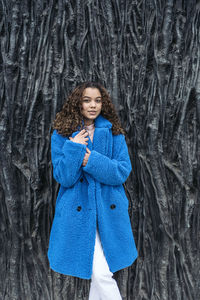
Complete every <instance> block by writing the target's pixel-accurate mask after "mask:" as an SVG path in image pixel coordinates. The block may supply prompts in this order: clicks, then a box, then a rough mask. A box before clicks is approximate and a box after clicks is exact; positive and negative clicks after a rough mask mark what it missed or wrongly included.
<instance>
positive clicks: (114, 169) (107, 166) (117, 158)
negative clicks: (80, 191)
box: [82, 134, 132, 185]
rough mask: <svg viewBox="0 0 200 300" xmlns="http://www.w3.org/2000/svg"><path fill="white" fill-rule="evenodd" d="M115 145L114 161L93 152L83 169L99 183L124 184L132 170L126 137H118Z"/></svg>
mask: <svg viewBox="0 0 200 300" xmlns="http://www.w3.org/2000/svg"><path fill="white" fill-rule="evenodd" d="M115 143H117V144H116V145H115V146H114V149H115V151H114V154H113V158H112V159H110V158H109V157H107V156H105V155H103V154H101V153H99V152H97V151H95V150H92V151H91V153H90V156H89V158H88V162H87V164H86V166H84V167H82V168H83V170H84V171H85V172H87V173H89V174H90V175H91V176H93V177H94V178H95V179H96V180H97V181H99V182H101V183H104V184H107V185H119V184H123V183H124V182H125V181H126V179H127V178H128V176H129V174H130V172H131V170H132V165H131V161H130V157H129V153H128V147H127V144H126V140H125V136H124V135H123V134H120V135H118V138H117V139H116V141H115Z"/></svg>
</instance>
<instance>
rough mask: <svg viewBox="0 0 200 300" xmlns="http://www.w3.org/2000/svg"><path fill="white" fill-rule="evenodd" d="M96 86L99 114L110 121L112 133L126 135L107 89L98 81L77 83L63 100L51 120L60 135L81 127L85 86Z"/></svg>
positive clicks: (66, 134)
mask: <svg viewBox="0 0 200 300" xmlns="http://www.w3.org/2000/svg"><path fill="white" fill-rule="evenodd" d="M88 87H90V88H97V89H98V90H99V91H100V93H101V96H102V109H101V114H102V116H103V117H105V118H106V119H107V120H108V121H110V122H111V123H112V133H113V135H118V134H120V133H122V134H124V135H126V131H125V129H124V128H123V127H122V126H121V123H120V120H119V118H118V115H117V112H116V110H115V107H114V104H113V103H112V101H111V98H110V96H109V94H108V92H107V90H106V89H105V88H104V87H103V85H102V84H100V83H98V82H92V81H86V82H83V83H81V84H79V85H78V86H77V87H76V88H75V89H74V90H73V91H72V93H71V94H70V95H69V96H68V99H67V100H66V101H65V103H64V105H63V107H62V110H61V111H60V112H58V113H57V114H56V118H55V120H54V121H53V129H56V130H57V132H58V133H59V134H61V135H62V136H69V135H71V134H72V133H73V132H74V131H77V128H78V126H80V127H79V128H80V130H82V129H83V122H82V121H83V115H82V114H81V107H82V95H83V91H84V90H85V89H86V88H88Z"/></svg>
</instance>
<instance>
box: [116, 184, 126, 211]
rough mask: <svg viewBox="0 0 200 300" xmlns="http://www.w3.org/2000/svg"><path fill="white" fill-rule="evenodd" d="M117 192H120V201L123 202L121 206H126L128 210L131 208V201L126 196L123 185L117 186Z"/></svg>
mask: <svg viewBox="0 0 200 300" xmlns="http://www.w3.org/2000/svg"><path fill="white" fill-rule="evenodd" d="M116 190H117V192H118V194H119V195H120V198H119V199H120V201H121V202H122V203H121V204H122V205H124V206H125V207H126V208H128V206H129V200H128V198H127V196H126V193H125V190H124V187H123V185H120V186H117V187H116Z"/></svg>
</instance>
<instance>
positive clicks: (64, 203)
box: [48, 82, 138, 300]
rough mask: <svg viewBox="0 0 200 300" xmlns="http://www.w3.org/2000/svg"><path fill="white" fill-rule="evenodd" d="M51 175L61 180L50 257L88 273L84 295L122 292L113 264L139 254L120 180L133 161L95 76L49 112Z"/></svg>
mask: <svg viewBox="0 0 200 300" xmlns="http://www.w3.org/2000/svg"><path fill="white" fill-rule="evenodd" d="M53 129H54V130H53V134H52V136H51V158H52V164H53V176H54V178H55V180H56V181H57V182H59V183H60V189H59V193H58V196H57V199H56V207H55V216H54V219H53V224H52V227H51V233H50V239H49V249H48V259H49V263H50V267H51V269H52V270H54V271H56V272H59V273H62V274H65V275H71V276H75V277H79V278H83V279H91V285H90V295H89V300H108V299H109V300H110V299H115V300H118V299H119V300H120V299H122V298H121V295H120V292H119V289H118V286H117V282H116V281H115V280H114V278H112V276H113V272H116V271H118V270H120V269H123V268H126V267H128V266H130V265H132V263H133V262H134V261H135V259H136V258H137V256H138V253H137V249H136V246H135V241H134V237H133V232H132V228H131V223H130V218H129V214H128V205H129V202H128V199H127V197H126V194H125V191H124V187H123V183H124V182H125V181H126V179H127V178H128V176H129V174H130V172H131V170H132V166H131V162H130V158H129V153H128V148H127V144H126V141H125V131H124V130H123V128H122V127H121V125H120V122H119V119H118V116H117V113H116V111H115V108H114V105H113V103H112V101H111V99H110V96H109V94H108V92H107V91H106V89H105V88H104V87H103V86H102V85H101V84H99V83H95V82H84V83H82V84H80V85H79V86H77V87H76V88H75V89H74V91H73V92H72V93H71V95H70V96H69V97H68V100H67V101H66V103H65V104H64V105H63V108H62V110H61V111H60V112H59V113H57V115H56V119H55V120H54V126H53Z"/></svg>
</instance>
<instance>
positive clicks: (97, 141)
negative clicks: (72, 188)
mask: <svg viewBox="0 0 200 300" xmlns="http://www.w3.org/2000/svg"><path fill="white" fill-rule="evenodd" d="M94 123H95V130H94V135H93V143H92V141H91V140H90V137H89V136H88V137H89V140H88V145H87V147H88V149H89V150H90V151H92V150H95V151H97V152H99V153H101V154H103V155H106V156H108V157H111V155H112V133H110V131H109V129H110V128H111V127H112V123H111V122H110V121H108V120H107V119H106V118H104V117H103V116H102V115H101V114H100V115H98V117H97V118H96V119H95V120H94ZM79 132H80V130H78V131H75V132H73V133H72V137H74V136H76V134H78V133H79ZM84 176H85V177H86V178H87V180H88V182H91V179H92V180H93V178H92V176H90V175H89V174H87V173H86V172H84Z"/></svg>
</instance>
